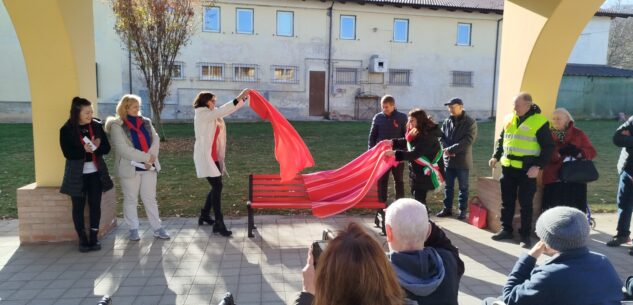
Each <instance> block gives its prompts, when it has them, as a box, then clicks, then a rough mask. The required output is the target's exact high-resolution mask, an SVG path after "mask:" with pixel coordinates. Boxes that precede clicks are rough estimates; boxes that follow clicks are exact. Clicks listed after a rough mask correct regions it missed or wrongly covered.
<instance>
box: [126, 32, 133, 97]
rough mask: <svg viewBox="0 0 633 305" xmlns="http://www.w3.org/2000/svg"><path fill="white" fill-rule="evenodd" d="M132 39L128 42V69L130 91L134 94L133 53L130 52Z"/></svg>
mask: <svg viewBox="0 0 633 305" xmlns="http://www.w3.org/2000/svg"><path fill="white" fill-rule="evenodd" d="M130 46H131V44H130V39H129V38H128V40H127V68H128V81H129V82H130V91H129V93H130V94H132V51H131V50H130Z"/></svg>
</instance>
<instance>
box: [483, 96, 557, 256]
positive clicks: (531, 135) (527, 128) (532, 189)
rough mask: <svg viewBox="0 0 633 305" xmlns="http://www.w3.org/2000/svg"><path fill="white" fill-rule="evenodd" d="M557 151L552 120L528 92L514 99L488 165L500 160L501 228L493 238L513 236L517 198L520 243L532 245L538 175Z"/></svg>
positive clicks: (527, 246)
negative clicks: (519, 219) (544, 114)
mask: <svg viewBox="0 0 633 305" xmlns="http://www.w3.org/2000/svg"><path fill="white" fill-rule="evenodd" d="M553 151H554V141H553V140H552V135H551V133H550V130H549V122H548V120H547V118H546V117H545V116H543V115H542V114H541V109H540V108H539V107H538V106H537V105H536V104H534V103H533V102H532V96H531V95H530V94H529V93H525V92H523V93H520V94H519V95H517V97H516V98H515V100H514V113H512V114H510V115H508V116H506V118H505V120H504V126H503V130H502V131H501V135H500V137H499V141H498V145H497V149H496V151H495V153H494V155H493V157H492V159H490V161H489V162H488V165H490V167H495V166H496V165H497V163H501V180H500V182H501V225H502V227H503V228H502V229H501V231H499V232H497V233H496V234H495V235H493V236H492V239H494V240H502V239H512V238H513V236H512V219H513V218H514V207H515V202H516V200H517V197H518V199H519V205H520V206H521V229H519V235H521V246H522V247H524V248H529V247H531V246H532V242H531V240H530V234H531V233H532V199H534V193H536V176H538V173H539V171H540V170H541V169H542V168H543V167H545V165H546V164H547V162H548V161H549V158H550V156H551V154H552V152H553Z"/></svg>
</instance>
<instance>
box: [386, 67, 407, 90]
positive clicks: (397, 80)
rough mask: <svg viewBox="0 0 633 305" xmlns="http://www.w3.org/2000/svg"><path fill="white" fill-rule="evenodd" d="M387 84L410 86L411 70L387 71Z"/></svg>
mask: <svg viewBox="0 0 633 305" xmlns="http://www.w3.org/2000/svg"><path fill="white" fill-rule="evenodd" d="M389 84H390V85H398V86H410V85H411V70H406V69H389Z"/></svg>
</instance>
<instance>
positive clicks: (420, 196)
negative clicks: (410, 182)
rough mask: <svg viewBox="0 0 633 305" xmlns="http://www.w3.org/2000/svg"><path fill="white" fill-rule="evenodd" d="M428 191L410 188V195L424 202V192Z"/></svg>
mask: <svg viewBox="0 0 633 305" xmlns="http://www.w3.org/2000/svg"><path fill="white" fill-rule="evenodd" d="M428 192H429V190H422V189H411V195H413V198H414V199H415V200H417V201H419V202H420V203H424V204H426V194H427V193H428ZM427 209H428V207H427Z"/></svg>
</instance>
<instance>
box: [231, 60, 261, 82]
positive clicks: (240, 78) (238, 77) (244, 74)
mask: <svg viewBox="0 0 633 305" xmlns="http://www.w3.org/2000/svg"><path fill="white" fill-rule="evenodd" d="M233 80H234V81H236V82H256V81H257V66H256V65H244V64H234V65H233Z"/></svg>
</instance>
